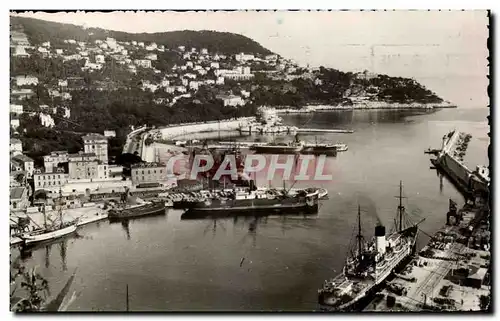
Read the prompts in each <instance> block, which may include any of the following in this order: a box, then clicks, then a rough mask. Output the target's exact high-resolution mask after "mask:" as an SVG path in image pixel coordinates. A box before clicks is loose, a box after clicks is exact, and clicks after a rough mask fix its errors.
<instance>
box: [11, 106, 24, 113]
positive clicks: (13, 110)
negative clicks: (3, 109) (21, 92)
mask: <svg viewBox="0 0 500 321" xmlns="http://www.w3.org/2000/svg"><path fill="white" fill-rule="evenodd" d="M10 112H11V113H14V114H16V115H21V114H22V113H23V105H15V104H10Z"/></svg>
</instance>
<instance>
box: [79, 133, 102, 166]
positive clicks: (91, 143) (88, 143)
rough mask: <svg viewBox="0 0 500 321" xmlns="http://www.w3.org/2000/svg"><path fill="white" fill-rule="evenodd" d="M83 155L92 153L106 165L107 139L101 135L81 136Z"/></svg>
mask: <svg viewBox="0 0 500 321" xmlns="http://www.w3.org/2000/svg"><path fill="white" fill-rule="evenodd" d="M83 146H84V151H85V153H87V154H89V153H94V154H95V155H96V156H97V159H98V160H99V161H100V162H102V163H103V164H107V163H108V139H107V137H106V136H103V135H101V134H88V135H85V136H83Z"/></svg>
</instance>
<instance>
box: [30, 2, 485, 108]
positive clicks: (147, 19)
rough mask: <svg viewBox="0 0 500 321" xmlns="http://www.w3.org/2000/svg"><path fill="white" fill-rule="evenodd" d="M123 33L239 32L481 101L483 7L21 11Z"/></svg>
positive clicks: (309, 56)
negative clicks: (443, 8) (432, 8)
mask: <svg viewBox="0 0 500 321" xmlns="http://www.w3.org/2000/svg"><path fill="white" fill-rule="evenodd" d="M21 15H23V16H29V17H33V18H38V19H45V20H51V21H57V22H64V23H72V24H77V25H84V24H85V25H87V26H89V27H100V28H104V29H111V30H120V31H126V32H162V31H171V30H216V31H228V32H234V33H239V34H243V35H245V36H248V37H250V38H252V39H254V40H256V41H257V42H259V43H261V44H262V45H263V46H264V47H266V48H268V49H270V50H272V51H274V52H276V53H279V54H280V55H282V56H285V57H287V58H291V59H293V60H295V61H297V62H298V63H299V64H301V65H306V64H310V65H311V66H319V65H323V66H328V67H334V68H338V69H341V70H345V71H361V70H364V69H368V70H370V71H374V72H377V73H385V74H389V75H393V76H404V77H413V78H415V79H417V80H418V81H420V82H422V83H423V84H424V85H426V86H427V87H428V88H430V89H431V90H434V91H436V92H437V93H438V94H440V95H441V96H443V97H444V98H445V99H448V100H451V101H453V102H455V103H457V104H460V106H467V107H481V106H485V105H487V104H488V97H487V94H486V87H487V85H488V79H487V78H486V76H487V75H488V69H487V60H486V58H487V57H488V50H487V47H486V41H487V38H488V28H487V26H488V18H487V14H486V11H442V12H438V11H433V12H428V11H387V12H383V11H377V12H373V11H365V12H360V11H333V12H327V11H325V12H304V11H301V12H287V11H278V12H244V11H234V12H147V13H146V12H140V13H136V12H115V13H35V14H21Z"/></svg>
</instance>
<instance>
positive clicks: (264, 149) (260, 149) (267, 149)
mask: <svg viewBox="0 0 500 321" xmlns="http://www.w3.org/2000/svg"><path fill="white" fill-rule="evenodd" d="M252 149H253V150H254V151H255V152H256V153H258V154H295V153H299V152H300V151H301V150H302V146H297V147H294V146H254V147H253V148H252Z"/></svg>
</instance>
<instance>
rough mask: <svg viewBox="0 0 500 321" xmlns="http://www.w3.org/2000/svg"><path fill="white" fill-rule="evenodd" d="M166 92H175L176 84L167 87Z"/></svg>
mask: <svg viewBox="0 0 500 321" xmlns="http://www.w3.org/2000/svg"><path fill="white" fill-rule="evenodd" d="M165 92H167V93H169V94H173V93H174V92H175V87H174V86H167V87H165Z"/></svg>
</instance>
